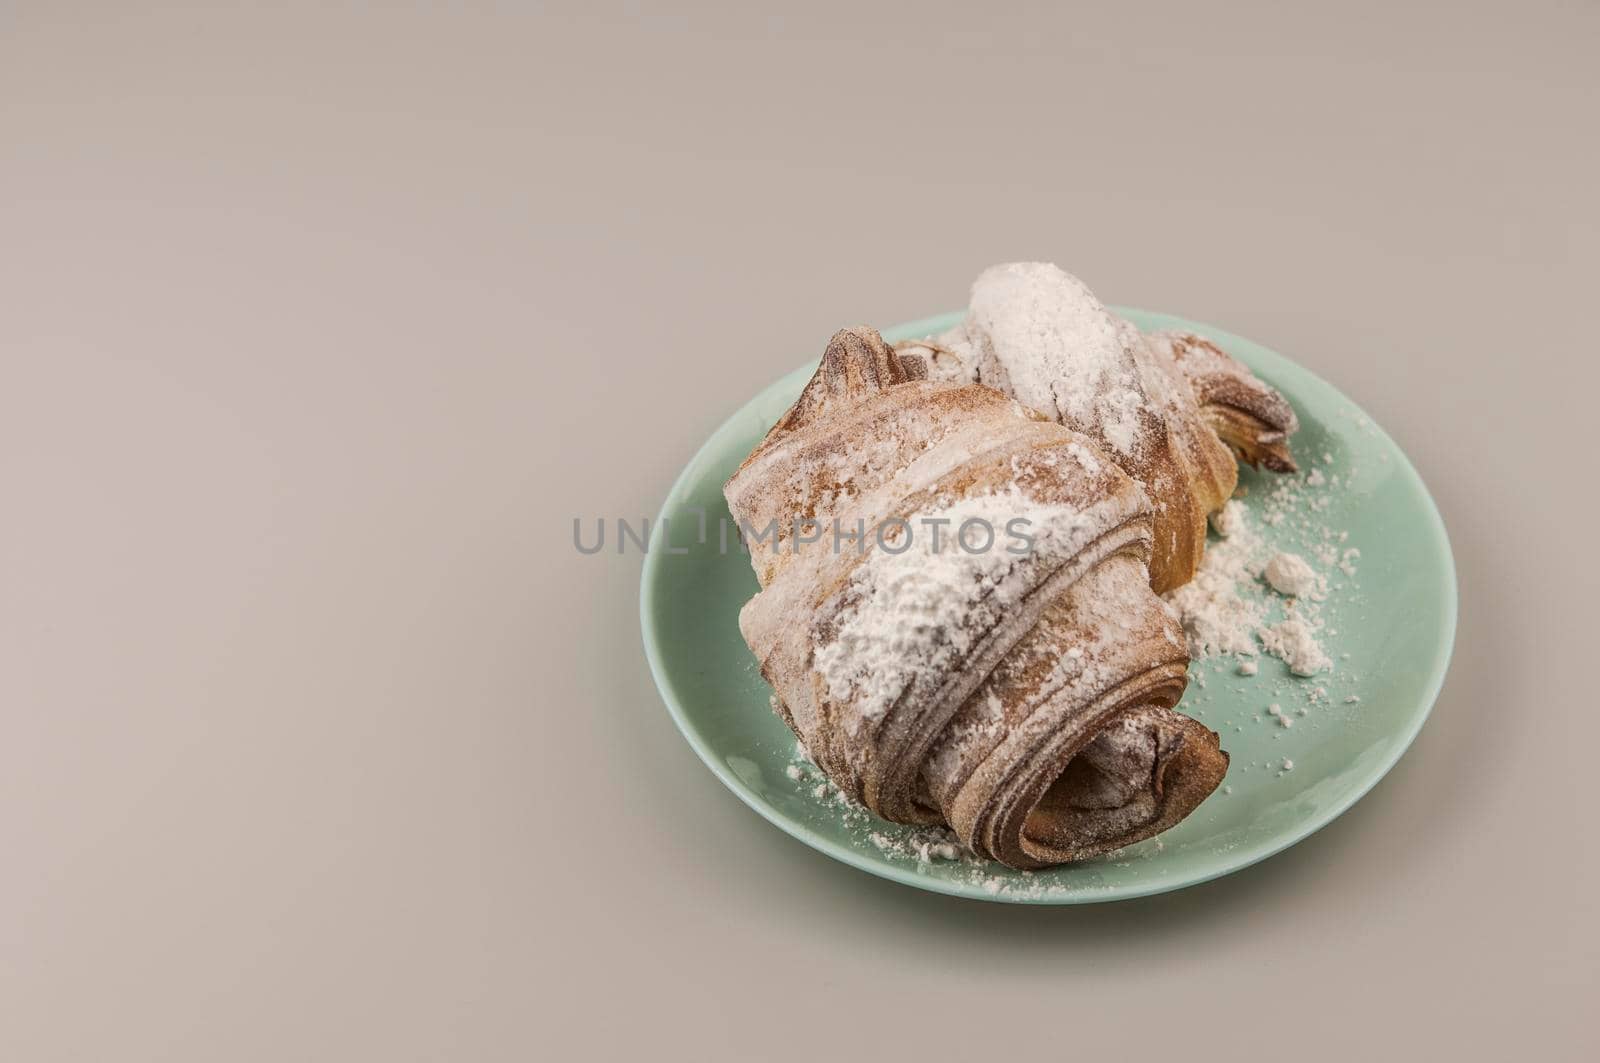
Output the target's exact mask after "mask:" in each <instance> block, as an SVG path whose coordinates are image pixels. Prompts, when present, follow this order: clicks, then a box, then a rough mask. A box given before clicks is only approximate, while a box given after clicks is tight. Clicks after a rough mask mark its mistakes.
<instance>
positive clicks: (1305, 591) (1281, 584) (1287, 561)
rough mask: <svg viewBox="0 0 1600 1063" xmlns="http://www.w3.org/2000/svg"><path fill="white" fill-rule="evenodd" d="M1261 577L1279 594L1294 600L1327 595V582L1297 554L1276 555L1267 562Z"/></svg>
mask: <svg viewBox="0 0 1600 1063" xmlns="http://www.w3.org/2000/svg"><path fill="white" fill-rule="evenodd" d="M1262 575H1263V576H1265V577H1266V580H1267V583H1268V584H1269V585H1270V586H1271V587H1272V589H1273V590H1275V591H1277V592H1278V593H1279V594H1287V595H1290V596H1292V597H1295V598H1322V597H1324V596H1325V595H1326V594H1327V584H1328V581H1327V580H1325V579H1323V578H1322V577H1321V576H1319V575H1317V570H1316V569H1314V568H1312V567H1311V566H1310V565H1308V564H1307V563H1306V559H1305V558H1303V557H1301V556H1300V555H1299V554H1289V553H1283V554H1278V555H1277V556H1275V557H1274V558H1273V559H1272V560H1271V561H1268V562H1267V567H1266V569H1265V570H1264V571H1263V572H1262Z"/></svg>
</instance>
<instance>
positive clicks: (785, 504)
mask: <svg viewBox="0 0 1600 1063" xmlns="http://www.w3.org/2000/svg"><path fill="white" fill-rule="evenodd" d="M925 369H926V367H925V366H924V365H923V364H921V363H920V362H918V361H917V360H915V359H910V358H905V359H902V358H901V357H900V356H899V355H897V354H896V353H895V352H894V350H893V349H892V348H890V347H889V346H888V345H887V344H886V343H884V341H883V340H882V338H881V337H879V336H878V334H877V333H876V332H874V331H873V330H871V329H867V328H859V329H850V330H845V331H842V332H840V333H838V334H837V335H836V336H835V337H834V338H833V341H832V342H831V343H830V344H829V346H828V349H827V352H826V354H825V355H824V356H823V359H822V364H821V366H820V367H819V368H818V370H817V372H816V375H815V376H814V377H813V378H812V380H811V382H810V383H809V384H808V385H807V386H806V389H805V391H804V393H803V394H802V395H801V396H800V399H799V400H798V401H797V402H796V403H795V405H794V407H793V408H792V409H790V410H789V412H788V413H787V414H785V415H784V417H783V418H782V419H781V420H779V422H778V423H777V424H776V425H775V426H774V427H773V428H772V430H771V431H770V432H769V433H768V435H767V436H766V438H765V439H764V440H762V442H761V443H760V445H758V446H757V447H756V449H755V450H754V451H753V452H752V453H751V454H750V456H749V457H748V458H746V459H745V461H744V463H743V464H742V465H741V466H740V467H739V469H738V471H737V472H735V473H734V475H733V477H732V478H731V479H730V480H729V481H728V484H727V487H726V489H725V493H726V495H727V498H728V503H729V506H730V508H731V510H732V513H733V515H734V516H735V518H737V519H738V520H739V522H740V524H741V528H742V529H743V530H745V532H746V535H747V538H750V539H751V543H750V550H751V560H752V562H753V564H754V566H755V570H756V574H757V577H758V580H759V582H760V584H761V587H762V589H761V591H760V592H759V593H758V594H757V595H756V596H755V597H754V598H752V599H751V600H750V601H749V602H748V603H747V604H746V605H745V607H744V609H743V610H742V611H741V613H740V618H739V624H740V629H741V631H742V632H743V634H744V637H745V640H746V641H747V642H748V643H749V645H750V648H751V650H752V651H754V653H755V655H756V658H757V659H758V660H759V661H760V664H761V672H762V675H763V676H765V677H766V679H767V681H768V682H769V683H771V684H772V686H773V688H774V690H775V691H776V698H775V699H774V705H775V707H776V708H777V709H778V712H779V713H780V715H782V716H783V718H784V719H785V721H786V722H787V723H788V724H789V726H790V727H791V729H793V730H794V732H795V734H796V735H797V737H798V738H799V739H800V740H801V742H802V743H803V744H804V745H805V747H806V749H807V751H808V752H809V753H810V754H811V756H812V758H813V759H814V760H815V761H816V762H817V764H818V766H819V767H820V768H822V770H823V771H825V772H826V773H827V775H828V776H829V778H831V779H832V780H833V781H834V782H835V783H836V784H837V785H838V786H839V787H840V788H841V789H843V790H844V791H845V792H846V793H848V794H849V795H851V796H852V797H854V798H856V799H857V800H859V801H861V802H863V803H864V804H866V805H867V806H868V807H869V808H871V809H872V810H873V811H875V812H877V813H878V814H879V815H881V816H883V817H885V818H887V819H891V820H895V821H898V822H904V823H947V824H948V825H949V826H951V827H952V828H953V829H954V830H955V831H956V833H957V834H958V835H959V836H960V838H961V839H962V841H963V842H965V843H966V844H967V845H968V846H969V847H971V848H972V849H973V850H974V851H975V852H977V853H980V854H983V855H987V856H992V857H994V858H996V859H998V860H1000V861H1002V862H1004V863H1006V864H1009V865H1011V866H1013V867H1020V868H1029V867H1041V866H1045V865H1049V864H1055V863H1061V862H1064V861H1069V860H1076V859H1080V858H1083V857H1087V856H1092V855H1096V854H1099V853H1105V852H1108V851H1111V850H1114V849H1117V848H1120V847H1122V846H1125V845H1128V844H1130V843H1132V842H1135V841H1138V840H1140V839H1142V838H1146V837H1149V836H1151V835H1153V834H1155V833H1158V832H1159V831H1162V830H1165V829H1166V828H1168V827H1170V826H1171V825H1173V824H1174V823H1176V822H1178V821H1179V820H1181V819H1182V818H1183V817H1184V816H1186V815H1188V814H1189V813H1190V812H1191V811H1193V809H1194V808H1195V807H1196V806H1197V805H1198V804H1199V803H1200V802H1201V801H1202V800H1204V799H1205V798H1206V796H1207V795H1209V794H1210V793H1211V792H1212V790H1214V789H1215V788H1216V786H1217V785H1218V783H1219V782H1220V781H1221V779H1222V776H1223V773H1224V772H1225V771H1226V769H1227V755H1226V754H1225V753H1223V752H1221V750H1220V749H1219V748H1218V740H1217V736H1216V735H1215V734H1213V733H1212V732H1211V731H1209V730H1207V729H1206V728H1205V727H1203V726H1201V725H1200V724H1198V723H1196V722H1195V721H1193V720H1191V719H1189V718H1188V717H1186V716H1183V715H1181V714H1179V713H1177V712H1176V711H1174V710H1173V706H1174V705H1176V704H1177V702H1178V699H1179V697H1180V696H1181V695H1182V693H1183V689H1184V685H1185V682H1186V674H1185V673H1186V668H1187V665H1188V655H1187V653H1186V649H1185V642H1184V637H1183V632H1182V630H1181V629H1180V628H1179V626H1178V623H1177V621H1176V620H1175V618H1174V617H1173V616H1172V614H1171V613H1169V612H1168V611H1167V609H1166V608H1165V607H1164V606H1163V604H1162V602H1161V601H1160V600H1159V599H1158V598H1157V597H1156V596H1155V594H1154V593H1153V592H1152V590H1151V587H1150V582H1149V572H1148V569H1147V567H1146V566H1147V563H1148V559H1149V556H1150V549H1151V540H1152V529H1153V527H1154V521H1153V513H1152V509H1151V505H1150V503H1149V501H1148V499H1147V498H1146V495H1145V492H1144V491H1143V490H1141V489H1140V487H1139V485H1138V484H1136V483H1135V482H1134V480H1133V479H1131V478H1130V477H1129V476H1128V475H1127V474H1126V473H1124V472H1123V471H1122V470H1121V469H1120V468H1119V467H1118V465H1117V463H1115V462H1113V461H1112V460H1110V458H1109V457H1108V455H1107V454H1106V453H1105V452H1104V451H1103V450H1102V449H1101V448H1100V447H1099V446H1098V445H1097V444H1096V443H1095V442H1094V441H1093V440H1091V439H1089V438H1087V437H1085V436H1084V435H1081V434H1079V433H1076V432H1073V431H1071V430H1069V429H1067V428H1065V427H1063V426H1061V425H1059V424H1056V423H1053V422H1051V421H1049V420H1047V419H1046V418H1044V417H1043V416H1042V415H1041V414H1039V413H1037V412H1035V411H1033V410H1030V409H1028V408H1026V407H1025V406H1023V405H1021V404H1020V403H1018V402H1015V401H1013V400H1011V399H1008V398H1006V397H1005V396H1003V395H1001V394H1000V393H999V392H997V391H994V390H991V389H989V388H986V387H980V386H973V385H958V384H952V383H941V382H933V381H929V380H926V379H923V376H924V374H925ZM851 536H854V541H852V540H851V538H850V537H851Z"/></svg>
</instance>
